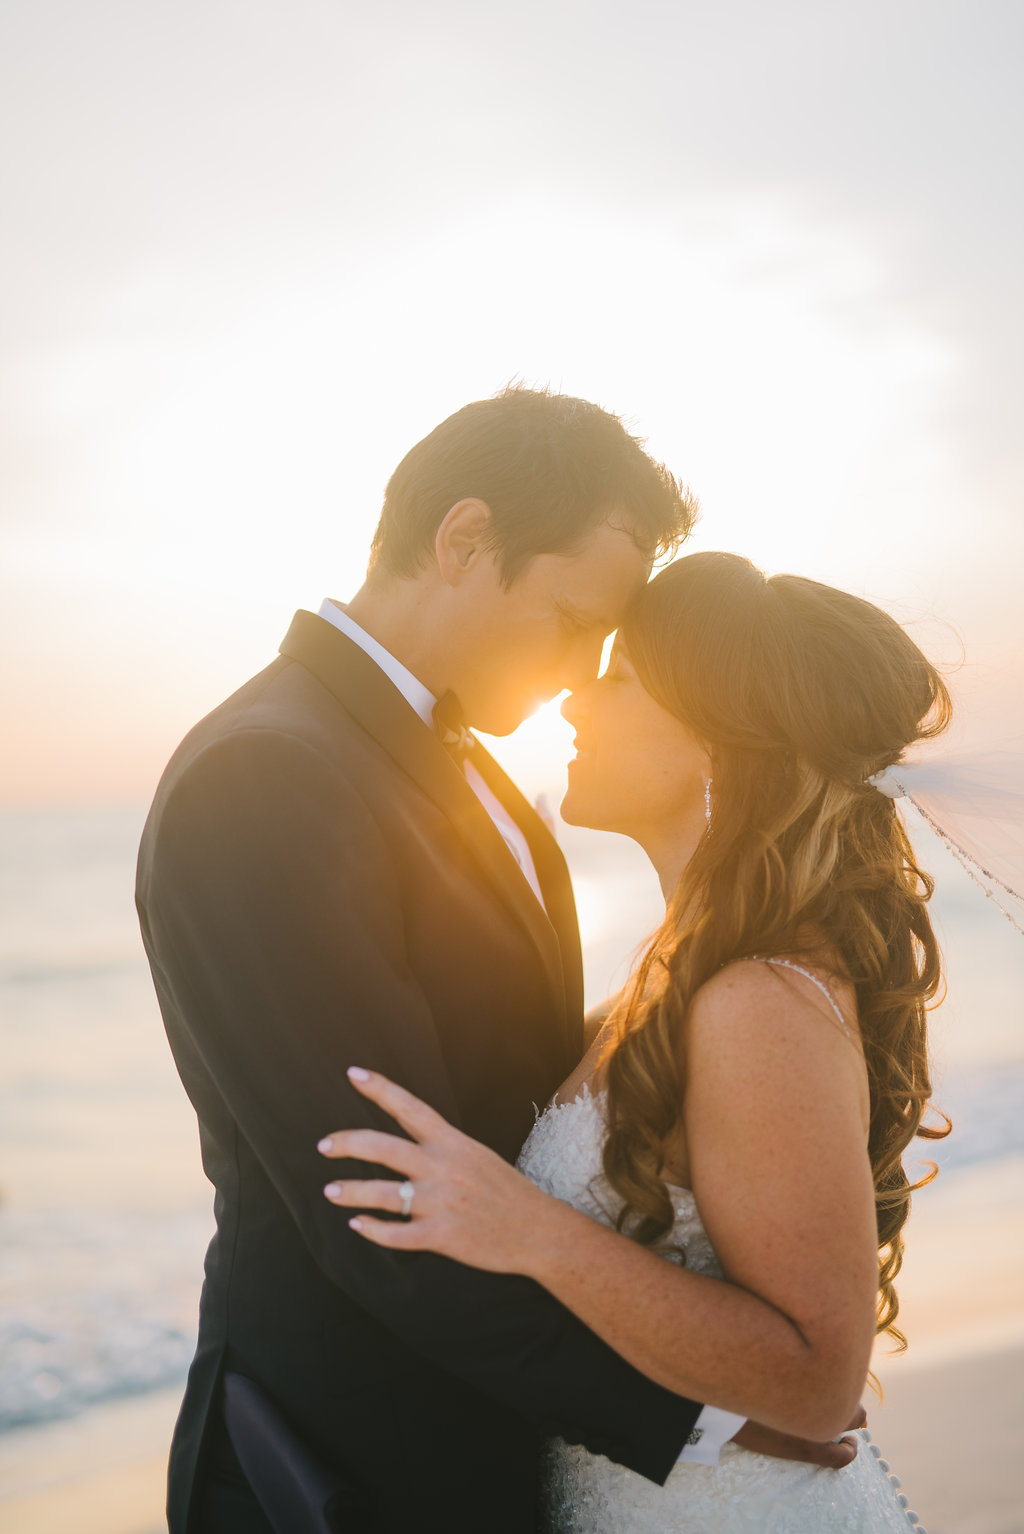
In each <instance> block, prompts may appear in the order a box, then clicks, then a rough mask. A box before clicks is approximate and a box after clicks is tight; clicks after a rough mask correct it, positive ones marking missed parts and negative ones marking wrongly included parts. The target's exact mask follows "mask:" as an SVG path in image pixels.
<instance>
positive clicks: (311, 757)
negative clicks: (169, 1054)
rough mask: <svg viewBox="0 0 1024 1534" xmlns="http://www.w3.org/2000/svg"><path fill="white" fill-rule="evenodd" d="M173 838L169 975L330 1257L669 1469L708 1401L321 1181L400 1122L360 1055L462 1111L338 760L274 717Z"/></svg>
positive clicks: (540, 1395)
mask: <svg viewBox="0 0 1024 1534" xmlns="http://www.w3.org/2000/svg"><path fill="white" fill-rule="evenodd" d="M156 836H157V842H156V846H155V848H154V849H153V852H152V857H151V859H150V862H151V864H152V869H151V872H150V874H149V876H148V877H143V879H142V882H141V884H140V913H141V915H142V920H143V928H144V933H145V936H146V942H147V948H148V949H149V952H150V957H151V962H152V964H153V967H154V971H155V973H156V975H157V979H158V984H159V985H160V986H161V987H162V988H163V989H165V990H166V991H169V992H170V993H171V994H172V995H173V996H174V997H175V1001H176V1003H177V1005H176V1008H175V1010H176V1011H177V1012H178V1013H179V1014H180V1015H181V1016H183V1017H184V1019H185V1023H186V1027H187V1028H188V1030H189V1035H190V1045H191V1047H192V1050H193V1051H194V1052H195V1053H197V1054H198V1055H199V1056H201V1058H202V1061H203V1064H204V1067H205V1070H206V1072H208V1074H209V1077H210V1078H211V1079H212V1082H213V1083H214V1085H215V1088H216V1092H217V1094H219V1097H220V1099H222V1100H223V1103H224V1104H226V1106H227V1108H228V1109H229V1111H230V1113H231V1115H232V1116H233V1118H234V1120H235V1122H236V1123H237V1124H238V1126H239V1130H240V1132H241V1134H242V1136H243V1137H244V1139H245V1140H246V1142H247V1143H248V1145H249V1147H250V1149H251V1150H252V1152H253V1153H254V1155H255V1156H256V1157H257V1158H258V1160H259V1162H260V1163H261V1165H262V1167H263V1168H264V1170H265V1172H266V1173H267V1175H268V1176H269V1178H270V1179H271V1181H272V1182H273V1184H274V1186H275V1188H276V1190H277V1193H278V1194H279V1196H280V1197H281V1199H282V1200H283V1201H284V1203H285V1204H286V1205H287V1207H288V1209H289V1211H290V1213H291V1215H292V1218H293V1219H294V1221H295V1223H296V1225H297V1227H298V1229H299V1231H300V1232H301V1234H302V1237H303V1239H304V1241H305V1242H306V1245H307V1246H308V1248H309V1250H310V1252H311V1253H312V1255H313V1257H314V1258H315V1260H316V1261H317V1263H318V1264H319V1266H320V1267H321V1269H322V1270H323V1271H324V1272H325V1273H327V1274H328V1275H329V1277H330V1278H331V1279H332V1280H333V1281H334V1282H335V1283H336V1284H337V1285H338V1286H339V1287H340V1288H341V1289H342V1290H344V1291H345V1293H346V1294H347V1295H348V1296H349V1297H350V1298H351V1299H352V1300H353V1301H354V1302H355V1303H356V1304H357V1305H359V1306H361V1307H362V1308H364V1309H365V1310H366V1311H367V1312H369V1313H370V1314H372V1315H373V1316H374V1317H375V1318H376V1319H378V1320H379V1321H380V1322H382V1323H383V1324H384V1325H386V1326H387V1327H388V1328H389V1329H391V1330H392V1331H393V1332H394V1333H395V1334H396V1335H398V1336H400V1337H401V1338H402V1339H403V1340H404V1341H405V1342H406V1343H407V1344H408V1345H409V1346H410V1347H412V1348H413V1349H415V1350H416V1351H417V1352H419V1353H420V1354H422V1355H423V1356H425V1357H427V1358H429V1359H430V1360H431V1361H432V1362H434V1363H435V1364H437V1365H438V1366H440V1367H442V1368H444V1369H446V1370H448V1371H449V1372H451V1373H452V1374H455V1375H456V1376H458V1377H460V1378H462V1379H463V1380H465V1381H466V1382H468V1383H469V1384H471V1385H473V1386H474V1387H475V1388H476V1389H478V1390H479V1391H480V1392H481V1393H482V1394H484V1395H488V1396H491V1397H492V1398H494V1399H496V1400H498V1401H500V1402H502V1403H504V1404H505V1405H507V1406H510V1407H512V1408H514V1409H516V1410H518V1411H519V1412H520V1413H521V1414H522V1415H523V1416H525V1417H527V1418H528V1419H532V1420H533V1421H534V1422H535V1423H536V1424H537V1425H538V1427H541V1428H542V1429H544V1430H546V1431H548V1432H552V1433H559V1434H561V1435H562V1436H564V1437H566V1438H567V1439H569V1440H570V1441H581V1442H584V1443H585V1444H586V1445H587V1446H588V1447H589V1448H591V1449H592V1450H595V1451H597V1452H600V1453H604V1454H607V1455H608V1456H609V1457H611V1458H613V1459H616V1460H618V1461H620V1462H621V1463H623V1464H625V1465H628V1466H630V1467H631V1468H632V1469H634V1470H636V1471H638V1472H639V1473H640V1474H642V1475H645V1476H647V1477H648V1478H649V1479H652V1480H656V1481H663V1480H664V1479H665V1477H666V1476H667V1474H668V1472H669V1471H670V1470H671V1468H672V1465H673V1464H674V1463H675V1461H676V1459H677V1457H678V1455H679V1452H680V1449H681V1448H682V1446H683V1444H684V1443H685V1442H686V1439H687V1437H688V1436H689V1434H690V1433H691V1431H692V1429H693V1426H694V1422H695V1420H696V1418H697V1416H698V1413H699V1411H700V1406H699V1405H698V1404H697V1403H694V1402H691V1401H687V1400H685V1399H683V1398H682V1397H680V1396H676V1395H674V1394H672V1393H671V1392H669V1391H667V1390H664V1389H663V1388H662V1387H660V1386H657V1385H655V1384H653V1383H652V1382H651V1381H649V1380H647V1379H646V1378H645V1377H644V1376H643V1375H641V1374H639V1373H638V1372H637V1371H636V1370H635V1369H633V1368H632V1367H631V1366H630V1365H628V1364H626V1363H625V1362H624V1361H623V1360H622V1359H621V1358H620V1357H619V1356H618V1355H617V1354H616V1353H614V1352H612V1351H611V1350H610V1349H609V1348H607V1347H606V1346H605V1344H603V1343H602V1342H600V1341H599V1340H598V1339H597V1338H596V1337H595V1336H594V1334H593V1333H591V1332H590V1331H588V1329H587V1328H586V1327H584V1326H583V1324H582V1323H581V1322H579V1321H578V1320H576V1318H575V1317H573V1316H572V1315H571V1314H570V1313H569V1312H568V1311H567V1310H565V1309H564V1308H563V1307H562V1306H560V1305H559V1304H558V1303H557V1302H556V1301H554V1300H552V1299H551V1297H550V1296H548V1295H547V1294H546V1293H545V1292H544V1291H543V1290H542V1289H540V1288H539V1286H537V1285H535V1284H533V1283H532V1282H531V1281H529V1280H526V1279H522V1278H518V1277H511V1276H499V1275H492V1274H485V1273H481V1272H477V1271H475V1270H473V1269H469V1268H464V1267H462V1266H460V1265H459V1264H456V1263H452V1262H449V1261H448V1260H446V1259H444V1258H438V1257H434V1256H431V1255H427V1254H401V1253H391V1252H388V1251H386V1250H385V1249H383V1248H375V1247H372V1246H370V1245H368V1244H367V1243H366V1242H363V1241H361V1240H360V1238H359V1237H358V1236H356V1235H355V1234H354V1233H353V1232H351V1231H350V1230H349V1229H348V1226H347V1223H346V1222H345V1220H344V1219H342V1218H339V1216H338V1212H337V1210H336V1209H334V1208H333V1207H332V1206H331V1205H330V1204H329V1203H328V1202H327V1200H325V1199H324V1198H323V1196H322V1192H321V1189H322V1185H323V1181H324V1164H323V1161H322V1159H321V1157H320V1156H319V1154H318V1153H317V1150H316V1142H317V1140H318V1139H319V1138H320V1136H321V1135H322V1134H324V1133H326V1132H327V1131H330V1130H334V1129H338V1128H339V1127H347V1126H353V1127H355V1126H368V1127H381V1126H382V1124H383V1123H385V1122H388V1127H390V1124H389V1121H383V1120H382V1119H381V1118H380V1117H379V1115H378V1113H377V1110H375V1109H373V1108H372V1105H369V1104H368V1103H366V1101H365V1100H364V1099H363V1098H362V1097H360V1096H359V1095H358V1094H357V1093H355V1092H353V1090H352V1089H351V1088H350V1087H349V1085H348V1082H347V1080H346V1077H345V1070H346V1067H347V1066H349V1065H352V1064H363V1065H367V1066H369V1067H371V1068H374V1069H377V1070H381V1071H383V1072H385V1073H387V1074H390V1075H392V1076H395V1077H397V1079H399V1080H400V1081H402V1082H403V1084H404V1085H406V1086H407V1087H408V1088H409V1089H410V1090H411V1091H413V1092H415V1093H417V1095H420V1096H422V1097H424V1098H425V1099H426V1100H427V1101H428V1102H430V1103H432V1104H433V1105H434V1106H435V1107H437V1108H438V1109H439V1111H441V1112H443V1113H445V1114H446V1115H447V1116H449V1117H452V1118H453V1119H454V1120H456V1121H457V1118H458V1114H457V1112H456V1109H455V1104H454V1100H453V1096H452V1092H451V1088H450V1085H449V1082H448V1077H447V1072H446V1068H445V1064H444V1061H443V1058H442V1055H441V1051H440V1048H439V1045H438V1041H437V1036H436V1031H435V1026H434V1020H433V1017H432V1016H431V1013H430V1009H429V1007H428V1005H427V1003H426V1000H425V998H424V996H423V994H422V992H421V991H420V989H419V988H418V986H417V984H416V981H415V978H414V977H413V976H412V974H411V973H410V971H409V967H408V964H407V961H406V955H405V946H404V935H403V914H402V900H401V892H400V889H399V886H398V877H399V876H398V874H397V873H396V871H395V870H394V868H393V867H392V864H391V860H390V857H389V854H388V849H387V847H386V844H385V843H384V841H383V838H382V837H381V833H380V831H379V829H378V827H377V825H376V823H375V822H374V820H373V819H372V817H371V815H370V813H369V812H368V810H367V809H366V807H365V806H364V805H363V804H362V802H361V801H360V800H359V798H358V796H357V795H355V794H353V793H352V792H351V791H350V790H349V789H348V788H347V786H346V784H345V782H344V781H343V779H342V778H341V776H340V774H339V773H338V771H337V768H336V766H335V765H334V764H333V763H331V762H329V761H327V760H326V759H325V758H323V757H321V756H320V755H319V754H318V753H317V752H315V751H314V750H313V749H312V748H310V747H308V746H306V745H305V744H303V743H301V742H298V741H296V740H294V739H292V738H291V737H288V736H286V735H283V734H278V733H277V732H272V731H259V732H257V731H247V732H244V733H239V734H237V735H234V736H229V737H226V738H224V739H222V740H221V741H219V742H217V743H216V744H215V745H213V746H210V747H208V748H207V750H206V751H205V752H204V753H202V755H201V756H199V757H198V758H197V760H196V761H195V762H194V763H193V764H192V765H191V766H190V767H189V768H188V769H187V770H186V771H185V772H184V774H183V775H182V777H181V779H180V780H179V782H178V783H177V785H176V786H175V788H174V789H173V790H172V792H171V794H170V797H169V799H168V801H167V803H166V804H165V805H164V808H163V811H162V818H161V823H160V826H159V829H158V831H157V832H156ZM353 1170H355V1169H354V1168H353ZM361 1170H363V1169H361Z"/></svg>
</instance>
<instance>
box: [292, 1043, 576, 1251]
mask: <svg viewBox="0 0 1024 1534" xmlns="http://www.w3.org/2000/svg"><path fill="white" fill-rule="evenodd" d="M348 1078H349V1080H350V1081H351V1083H352V1085H353V1086H354V1087H355V1089H356V1091H357V1092H361V1093H362V1095H363V1096H364V1097H368V1098H369V1099H370V1100H371V1102H374V1103H376V1104H377V1105H378V1107H380V1108H383V1109H384V1111H385V1113H388V1114H390V1115H391V1117H392V1118H393V1119H395V1120H396V1121H397V1122H398V1123H399V1124H400V1125H401V1126H402V1128H403V1129H404V1130H405V1131H406V1133H407V1134H409V1135H411V1136H412V1139H411V1140H404V1139H402V1138H400V1137H399V1136H398V1135H388V1134H381V1133H378V1132H377V1131H376V1130H372V1129H342V1130H338V1131H337V1132H336V1133H334V1134H331V1135H328V1136H327V1137H326V1138H325V1139H323V1140H321V1141H320V1143H319V1145H318V1147H317V1149H318V1150H319V1151H320V1153H321V1154H322V1155H324V1156H328V1157H332V1158H334V1159H341V1158H344V1159H346V1160H350V1161H369V1162H374V1163H376V1164H377V1165H378V1166H385V1167H388V1168H390V1170H391V1171H393V1172H399V1173H401V1174H402V1176H403V1177H404V1178H406V1179H407V1184H406V1185H403V1184H402V1183H400V1182H394V1181H391V1180H388V1181H385V1180H383V1179H377V1180H375V1181H363V1182H359V1181H344V1182H332V1183H328V1184H327V1186H326V1188H325V1189H324V1194H325V1196H326V1197H327V1198H329V1199H330V1200H331V1202H332V1203H333V1204H339V1205H342V1206H344V1207H345V1208H349V1209H359V1210H365V1209H381V1210H387V1211H388V1212H389V1213H391V1214H401V1213H402V1204H403V1199H402V1192H401V1189H402V1188H403V1186H407V1185H411V1186H412V1188H413V1190H414V1191H413V1195H412V1201H411V1204H409V1206H408V1207H409V1219H408V1220H402V1221H398V1220H377V1219H374V1218H373V1217H372V1216H369V1215H366V1214H362V1213H360V1214H359V1215H358V1216H356V1217H355V1218H353V1219H351V1220H350V1221H349V1224H350V1225H351V1227H352V1229H353V1230H355V1231H358V1232H359V1234H360V1235H361V1236H364V1237H365V1238H366V1240H367V1241H373V1242H375V1243H376V1245H377V1246H389V1247H392V1248H394V1249H395V1250H396V1251H405V1252H408V1251H430V1252H440V1253H441V1254H442V1255H443V1256H445V1257H453V1258H454V1259H455V1260H456V1261H457V1262H465V1263H468V1264H469V1265H470V1266H471V1267H474V1268H486V1269H488V1270H489V1271H491V1272H494V1273H528V1272H529V1260H530V1254H531V1251H534V1252H535V1251H536V1248H537V1243H538V1240H542V1239H543V1236H542V1228H543V1225H544V1222H545V1219H546V1218H550V1214H551V1211H552V1209H554V1210H557V1211H561V1212H562V1214H563V1215H565V1214H567V1213H568V1212H569V1211H567V1210H566V1208H565V1206H564V1205H560V1204H558V1203H557V1202H556V1200H554V1199H552V1198H550V1197H549V1196H548V1195H547V1194H546V1193H542V1192H541V1191H540V1189H539V1188H536V1187H535V1186H534V1185H533V1183H531V1182H530V1181H528V1179H527V1178H525V1177H523V1176H522V1174H521V1173H520V1172H517V1171H516V1170H515V1168H514V1167H511V1166H509V1165H508V1163H507V1162H506V1161H503V1160H502V1158H501V1157H500V1156H498V1155H496V1154H495V1152H494V1151H492V1150H488V1148H487V1147H486V1146H485V1145H481V1144H480V1143H479V1142H478V1141H477V1140H473V1139H471V1138H470V1137H469V1135H464V1134H462V1133H461V1131H460V1130H458V1129H454V1128H453V1127H452V1125H451V1124H449V1123H448V1121H447V1120H446V1119H443V1118H442V1117H441V1115H440V1114H439V1113H435V1111H434V1109H433V1108H430V1107H428V1106H427V1104H426V1103H424V1102H421V1101H420V1099H419V1098H418V1097H413V1095H412V1093H411V1092H407V1091H405V1089H404V1088H403V1087H399V1086H396V1085H395V1083H394V1082H393V1081H389V1080H388V1078H387V1077H386V1076H380V1075H378V1074H376V1073H375V1072H372V1071H364V1070H362V1068H361V1067H358V1066H355V1067H353V1068H352V1069H350V1070H349V1072H348Z"/></svg>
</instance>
